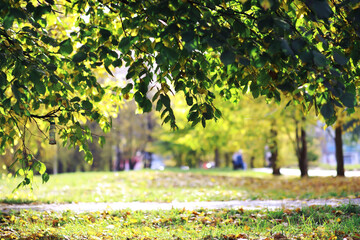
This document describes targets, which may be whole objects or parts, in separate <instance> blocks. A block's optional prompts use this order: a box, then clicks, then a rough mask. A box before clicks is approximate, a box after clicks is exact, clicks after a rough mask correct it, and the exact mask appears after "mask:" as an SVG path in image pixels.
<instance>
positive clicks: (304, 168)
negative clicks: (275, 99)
mask: <svg viewBox="0 0 360 240" xmlns="http://www.w3.org/2000/svg"><path fill="white" fill-rule="evenodd" d="M304 123H305V117H303V118H302V125H301V126H300V127H299V122H298V121H297V120H295V125H296V129H295V131H296V139H295V141H296V142H295V152H296V156H297V158H298V163H299V169H300V176H301V177H307V176H308V159H307V141H306V131H305V129H304ZM299 131H300V135H299Z"/></svg>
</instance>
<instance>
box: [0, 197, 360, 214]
mask: <svg viewBox="0 0 360 240" xmlns="http://www.w3.org/2000/svg"><path fill="white" fill-rule="evenodd" d="M349 203H350V204H355V205H360V198H355V199H316V200H245V201H213V202H171V203H156V202H127V203H126V202H113V203H69V204H2V203H0V212H10V211H21V210H25V209H26V210H34V211H55V212H62V211H68V210H69V211H73V212H76V213H81V212H96V211H100V212H101V211H116V210H123V209H129V210H170V209H173V208H177V209H183V208H185V209H187V210H194V209H200V208H206V209H220V208H228V209H229V208H243V209H244V210H254V209H269V210H274V209H280V208H286V209H296V208H301V207H307V206H312V205H329V206H339V205H343V204H349Z"/></svg>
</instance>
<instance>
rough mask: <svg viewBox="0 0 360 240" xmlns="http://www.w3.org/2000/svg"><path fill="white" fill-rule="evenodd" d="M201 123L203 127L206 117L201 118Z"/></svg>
mask: <svg viewBox="0 0 360 240" xmlns="http://www.w3.org/2000/svg"><path fill="white" fill-rule="evenodd" d="M201 125H202V126H203V128H205V127H206V119H205V118H204V117H202V118H201Z"/></svg>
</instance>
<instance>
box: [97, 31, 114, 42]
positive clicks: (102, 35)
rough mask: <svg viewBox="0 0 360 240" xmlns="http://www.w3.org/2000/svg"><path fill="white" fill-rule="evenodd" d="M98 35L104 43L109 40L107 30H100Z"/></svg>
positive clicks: (109, 33)
mask: <svg viewBox="0 0 360 240" xmlns="http://www.w3.org/2000/svg"><path fill="white" fill-rule="evenodd" d="M100 35H101V37H102V38H103V39H104V41H106V40H108V39H109V38H110V36H111V32H110V31H109V30H107V29H104V28H100Z"/></svg>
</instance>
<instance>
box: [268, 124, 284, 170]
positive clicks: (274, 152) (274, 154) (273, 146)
mask: <svg viewBox="0 0 360 240" xmlns="http://www.w3.org/2000/svg"><path fill="white" fill-rule="evenodd" d="M270 135H271V143H270V146H269V148H270V152H271V157H270V163H271V167H272V170H273V175H276V176H278V175H281V174H280V167H278V144H277V140H276V138H277V135H278V132H277V130H276V129H275V123H272V127H271V130H270Z"/></svg>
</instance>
